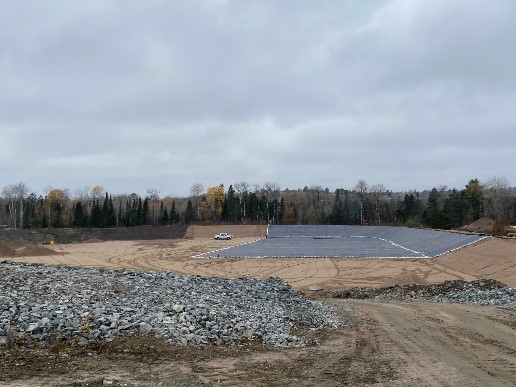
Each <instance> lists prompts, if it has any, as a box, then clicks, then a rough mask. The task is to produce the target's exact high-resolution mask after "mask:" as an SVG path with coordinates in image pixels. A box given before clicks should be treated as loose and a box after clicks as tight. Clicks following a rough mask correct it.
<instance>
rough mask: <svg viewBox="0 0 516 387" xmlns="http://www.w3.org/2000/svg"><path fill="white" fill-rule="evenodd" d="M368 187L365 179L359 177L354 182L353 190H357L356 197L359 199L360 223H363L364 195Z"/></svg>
mask: <svg viewBox="0 0 516 387" xmlns="http://www.w3.org/2000/svg"><path fill="white" fill-rule="evenodd" d="M368 189H369V186H368V185H367V183H366V181H365V180H362V179H360V180H359V181H358V182H357V183H356V184H355V191H357V193H358V198H359V199H360V224H364V197H365V195H366V194H367V191H368Z"/></svg>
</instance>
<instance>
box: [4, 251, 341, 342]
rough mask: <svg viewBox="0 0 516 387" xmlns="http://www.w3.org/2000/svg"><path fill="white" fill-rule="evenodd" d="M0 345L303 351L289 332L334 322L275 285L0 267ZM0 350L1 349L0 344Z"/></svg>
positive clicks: (273, 280)
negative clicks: (246, 345)
mask: <svg viewBox="0 0 516 387" xmlns="http://www.w3.org/2000/svg"><path fill="white" fill-rule="evenodd" d="M0 276H1V277H2V279H3V280H2V282H1V283H0V341H3V344H8V341H9V340H14V339H16V338H18V339H20V340H23V339H24V338H26V339H29V340H34V339H36V340H41V341H47V342H48V341H51V340H56V338H58V339H63V340H70V339H71V340H75V341H76V342H77V343H78V344H79V345H86V344H88V343H90V342H93V341H98V340H108V341H109V340H113V339H114V338H115V337H117V336H120V335H125V334H129V333H136V334H139V335H152V336H158V337H163V338H165V339H167V340H168V341H170V342H172V343H178V344H183V345H203V344H209V343H211V344H218V345H220V344H234V343H239V342H242V341H247V342H248V341H257V342H264V343H266V344H270V345H273V346H280V347H292V346H300V345H304V344H305V340H304V339H303V337H297V336H295V335H294V334H293V333H292V328H294V327H295V326H303V327H305V328H322V327H337V326H338V325H339V324H340V322H339V319H338V318H337V317H336V316H335V315H334V314H333V313H332V312H331V311H330V309H329V308H328V307H326V306H324V305H323V304H321V303H318V302H315V301H311V300H309V299H308V298H306V297H305V296H304V295H303V294H302V293H301V292H298V291H296V290H294V289H293V288H292V287H291V286H290V285H288V284H286V283H284V282H283V281H282V280H280V279H279V278H269V279H267V280H255V279H244V278H240V279H233V280H228V279H220V278H214V277H211V278H203V277H198V276H176V275H173V274H171V273H169V272H132V271H125V270H97V269H78V268H67V267H60V266H46V265H26V264H17V263H12V262H7V261H4V262H2V263H1V264H0ZM0 344H1V342H0Z"/></svg>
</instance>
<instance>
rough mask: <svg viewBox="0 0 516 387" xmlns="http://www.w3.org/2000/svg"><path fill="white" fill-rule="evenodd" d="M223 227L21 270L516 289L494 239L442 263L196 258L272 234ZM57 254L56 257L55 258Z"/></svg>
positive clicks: (515, 275)
mask: <svg viewBox="0 0 516 387" xmlns="http://www.w3.org/2000/svg"><path fill="white" fill-rule="evenodd" d="M220 230H221V229H220V227H204V228H203V227H194V228H190V229H189V231H188V233H187V238H184V239H180V240H177V239H176V240H156V241H139V242H138V241H110V242H92V243H82V244H69V245H54V246H52V247H51V251H53V252H55V254H53V253H52V252H51V251H50V250H49V249H45V250H43V251H42V253H43V254H42V255H31V256H17V257H14V258H12V259H13V260H15V261H19V262H32V263H47V264H62V265H70V266H87V267H99V268H100V267H104V268H121V267H123V268H129V269H136V270H169V271H172V272H174V273H177V274H192V275H202V276H219V277H226V278H238V277H255V278H267V277H271V276H274V277H280V278H282V279H284V280H285V281H287V282H289V283H290V284H291V285H292V286H294V287H296V288H298V289H301V290H306V289H307V288H309V287H311V286H319V287H322V288H323V289H324V290H338V289H342V288H347V287H353V286H388V285H394V284H400V285H402V284H412V283H418V284H427V283H435V282H443V281H446V280H454V279H463V280H473V279H478V278H492V279H496V280H499V281H501V282H503V283H506V284H507V285H509V286H512V287H516V239H515V240H511V239H496V238H489V239H487V240H483V241H481V242H478V243H476V244H474V245H472V246H469V247H467V248H464V249H461V250H458V251H455V252H453V253H449V254H446V255H444V256H442V257H440V258H436V259H341V258H337V259H333V258H332V259H324V258H319V259H313V258H293V259H287V258H283V259H262V258H256V259H218V258H215V259H214V258H211V259H210V258H192V257H193V256H195V255H196V254H199V253H202V252H207V251H212V250H217V249H221V248H224V247H228V246H232V245H236V244H241V243H249V242H252V241H255V240H257V239H259V238H261V237H263V235H264V234H265V228H264V227H261V226H247V227H242V226H233V227H226V228H224V231H228V232H230V233H233V234H234V235H235V236H236V237H235V238H234V239H233V240H230V241H217V240H214V239H213V235H214V234H216V233H217V232H219V231H220ZM49 251H50V252H49Z"/></svg>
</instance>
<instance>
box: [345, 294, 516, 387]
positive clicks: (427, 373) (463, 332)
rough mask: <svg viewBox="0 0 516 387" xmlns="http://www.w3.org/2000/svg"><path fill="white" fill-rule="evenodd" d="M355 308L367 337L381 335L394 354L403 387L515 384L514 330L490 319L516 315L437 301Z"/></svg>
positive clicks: (356, 304) (515, 315)
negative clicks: (494, 316) (414, 386)
mask: <svg viewBox="0 0 516 387" xmlns="http://www.w3.org/2000/svg"><path fill="white" fill-rule="evenodd" d="M351 304H352V305H353V306H354V307H355V308H356V309H357V310H358V311H359V312H360V313H362V315H363V321H365V323H364V324H365V325H364V329H365V330H366V331H368V332H369V333H368V334H369V335H373V336H374V335H375V334H377V333H381V335H377V336H378V337H381V340H382V343H381V346H382V348H390V349H391V350H392V351H391V353H390V354H389V356H391V357H392V358H393V359H395V360H396V361H398V362H399V363H400V365H401V366H400V368H401V372H400V375H399V376H400V381H401V382H403V383H402V385H465V386H477V385H482V386H511V385H514V384H515V383H516V379H515V377H514V375H516V357H515V354H516V331H515V329H514V328H508V327H507V325H505V324H502V323H499V322H494V323H493V320H492V319H489V318H487V317H486V314H487V315H489V314H490V315H493V314H498V316H499V317H498V318H501V319H503V320H505V321H511V320H514V319H516V311H509V310H503V311H500V310H497V309H495V308H477V307H471V306H464V305H456V304H435V303H410V302H407V303H401V302H400V303H377V302H365V301H352V302H351ZM480 310H482V313H484V315H483V314H482V313H480V314H479V313H477V312H478V311H480ZM500 316H502V317H500ZM400 385H401V384H400Z"/></svg>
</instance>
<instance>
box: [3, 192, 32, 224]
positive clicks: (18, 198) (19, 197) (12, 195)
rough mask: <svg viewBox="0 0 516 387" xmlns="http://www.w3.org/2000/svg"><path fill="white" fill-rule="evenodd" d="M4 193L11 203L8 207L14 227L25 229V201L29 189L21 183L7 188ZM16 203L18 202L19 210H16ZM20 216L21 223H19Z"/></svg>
mask: <svg viewBox="0 0 516 387" xmlns="http://www.w3.org/2000/svg"><path fill="white" fill-rule="evenodd" d="M2 192H3V195H4V196H5V197H6V198H7V199H8V201H9V204H8V207H9V214H10V216H11V225H12V227H13V228H16V227H19V228H23V209H24V208H23V200H24V199H25V197H26V196H27V195H28V192H29V188H28V187H27V185H26V184H25V183H22V182H20V183H16V184H11V185H8V186H6V187H5V188H4V189H3V191H2ZM16 202H18V208H16ZM18 216H19V223H18V222H17V217H18Z"/></svg>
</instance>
